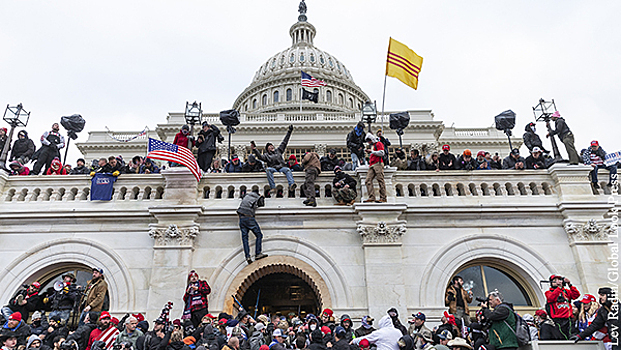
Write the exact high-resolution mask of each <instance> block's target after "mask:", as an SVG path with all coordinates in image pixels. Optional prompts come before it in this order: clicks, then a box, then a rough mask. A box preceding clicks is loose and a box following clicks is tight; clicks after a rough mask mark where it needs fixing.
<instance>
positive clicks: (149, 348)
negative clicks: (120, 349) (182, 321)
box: [136, 317, 173, 350]
mask: <svg viewBox="0 0 621 350" xmlns="http://www.w3.org/2000/svg"><path fill="white" fill-rule="evenodd" d="M172 331H173V327H172V326H169V327H167V326H166V321H165V320H164V319H163V318H161V317H158V318H157V319H156V320H155V322H154V326H153V330H151V331H148V332H146V333H145V334H144V335H141V336H139V337H138V339H136V348H137V349H138V350H165V349H166V346H167V345H168V342H169V341H170V336H171V335H172Z"/></svg>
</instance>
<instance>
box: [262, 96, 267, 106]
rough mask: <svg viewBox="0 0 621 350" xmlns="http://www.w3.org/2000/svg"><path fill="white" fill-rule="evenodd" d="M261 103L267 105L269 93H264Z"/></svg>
mask: <svg viewBox="0 0 621 350" xmlns="http://www.w3.org/2000/svg"><path fill="white" fill-rule="evenodd" d="M261 104H262V105H263V106H265V105H267V94H264V95H263V97H262V98H261Z"/></svg>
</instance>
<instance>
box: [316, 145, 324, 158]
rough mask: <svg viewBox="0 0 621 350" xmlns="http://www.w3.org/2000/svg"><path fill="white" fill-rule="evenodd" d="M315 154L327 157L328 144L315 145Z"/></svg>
mask: <svg viewBox="0 0 621 350" xmlns="http://www.w3.org/2000/svg"><path fill="white" fill-rule="evenodd" d="M315 153H317V155H318V156H320V157H323V156H325V155H326V144H325V143H316V144H315Z"/></svg>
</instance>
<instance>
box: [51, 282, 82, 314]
mask: <svg viewBox="0 0 621 350" xmlns="http://www.w3.org/2000/svg"><path fill="white" fill-rule="evenodd" d="M77 298H78V290H77V289H76V287H75V284H73V283H72V284H70V285H69V286H68V287H65V288H63V289H61V290H59V291H57V292H56V293H54V295H52V297H50V301H51V302H52V311H56V310H71V309H73V304H74V303H75V301H76V299H77Z"/></svg>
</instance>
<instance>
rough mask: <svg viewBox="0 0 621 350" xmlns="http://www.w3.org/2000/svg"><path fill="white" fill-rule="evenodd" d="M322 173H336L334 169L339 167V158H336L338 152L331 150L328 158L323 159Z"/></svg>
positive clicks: (321, 160)
mask: <svg viewBox="0 0 621 350" xmlns="http://www.w3.org/2000/svg"><path fill="white" fill-rule="evenodd" d="M319 161H320V162H321V171H334V167H336V166H338V165H339V157H337V156H336V150H335V149H334V148H332V149H330V153H328V155H327V156H323V157H321V159H320V160H319Z"/></svg>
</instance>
